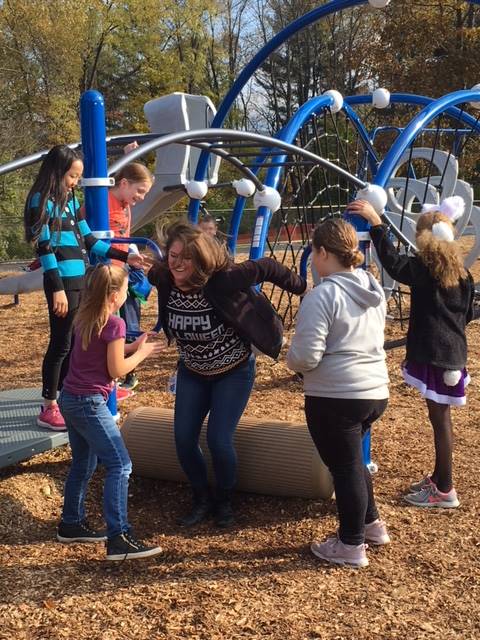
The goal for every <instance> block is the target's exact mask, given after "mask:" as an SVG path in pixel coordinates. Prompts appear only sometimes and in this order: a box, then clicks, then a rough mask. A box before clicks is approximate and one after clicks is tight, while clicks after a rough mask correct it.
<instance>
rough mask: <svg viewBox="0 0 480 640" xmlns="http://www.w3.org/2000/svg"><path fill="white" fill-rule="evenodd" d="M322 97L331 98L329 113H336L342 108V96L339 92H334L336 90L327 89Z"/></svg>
mask: <svg viewBox="0 0 480 640" xmlns="http://www.w3.org/2000/svg"><path fill="white" fill-rule="evenodd" d="M323 95H324V96H330V97H331V98H332V104H331V105H330V111H331V112H332V113H337V112H338V111H340V109H341V108H342V107H343V96H342V94H341V93H340V91H336V89H329V90H328V91H325V93H324V94H323Z"/></svg>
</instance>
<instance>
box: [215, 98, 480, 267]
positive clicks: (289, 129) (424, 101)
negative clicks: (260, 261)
mask: <svg viewBox="0 0 480 640" xmlns="http://www.w3.org/2000/svg"><path fill="white" fill-rule="evenodd" d="M390 101H391V102H392V103H394V104H412V105H418V106H426V105H429V104H431V103H432V102H435V99H434V98H430V97H427V96H420V95H416V94H409V93H398V94H392V95H391V96H390ZM371 102H372V95H371V94H364V95H360V96H348V97H346V98H345V99H344V104H343V110H344V112H345V114H346V115H347V117H348V118H350V119H351V121H352V123H353V125H354V126H355V128H356V129H357V131H358V133H359V135H360V136H361V138H362V140H363V142H364V144H365V147H366V149H367V150H368V154H369V162H370V166H371V168H372V173H373V175H374V176H375V175H376V173H377V170H378V166H379V164H380V160H379V159H378V158H377V156H376V153H375V150H374V149H373V146H372V144H371V140H370V135H369V132H368V131H367V130H366V128H365V127H364V125H363V123H362V121H361V119H360V118H359V116H358V114H357V112H356V111H355V110H354V109H353V108H352V106H356V105H364V104H369V103H371ZM331 104H332V98H331V97H330V96H329V95H321V96H316V97H314V98H311V99H310V100H309V101H308V102H306V103H305V104H304V105H302V106H301V107H300V109H299V110H298V111H297V112H296V113H295V114H294V116H293V117H292V118H291V120H290V121H289V122H288V123H287V124H286V125H285V126H284V127H283V129H281V130H280V131H279V132H278V133H277V134H276V135H275V138H277V139H279V140H282V141H284V142H288V143H290V144H291V143H293V142H294V140H295V137H296V135H297V134H298V131H299V130H300V129H301V127H302V126H303V125H304V124H305V123H306V122H307V121H308V120H309V118H310V117H311V116H313V115H318V114H319V113H320V112H321V111H322V110H323V109H325V108H328V107H329V106H331ZM446 113H448V114H449V115H451V116H452V117H455V118H457V119H458V120H460V121H462V122H464V123H465V124H467V125H469V126H471V127H474V128H476V129H478V130H479V131H480V123H479V122H478V121H477V120H475V118H473V117H472V116H470V115H469V114H468V113H465V112H464V111H462V110H461V109H458V108H457V107H450V108H448V109H447V110H446ZM267 156H268V151H267V150H266V151H265V153H263V154H262V155H260V156H258V157H257V159H256V164H260V163H263V162H264V161H265V159H266V157H267ZM286 157H287V156H286V154H284V155H281V156H278V157H277V158H276V165H277V166H275V167H272V168H270V169H269V170H268V172H267V175H266V178H265V181H264V183H265V185H267V186H269V187H273V188H277V187H278V183H279V180H280V176H281V172H282V167H281V166H279V165H280V164H281V163H282V162H284V161H285V159H286ZM254 172H255V173H257V172H258V169H254ZM245 203H246V199H245V198H243V197H240V196H239V197H237V198H236V201H235V205H234V208H233V212H232V217H231V222H230V229H229V233H228V245H229V249H230V251H231V252H232V253H234V252H235V248H236V244H237V239H238V232H239V228H240V223H241V219H242V215H243V211H244V207H245ZM271 215H272V214H271V212H270V211H269V210H268V209H266V208H265V207H261V208H260V209H259V210H258V211H257V214H256V219H255V228H256V229H257V234H256V236H257V238H258V242H256V246H255V247H252V248H251V251H250V258H252V259H257V258H260V257H261V256H262V255H263V253H264V250H265V242H266V237H267V233H268V227H269V224H270V219H271ZM259 221H260V222H259ZM260 224H261V227H260ZM257 225H258V226H257ZM258 232H259V233H258Z"/></svg>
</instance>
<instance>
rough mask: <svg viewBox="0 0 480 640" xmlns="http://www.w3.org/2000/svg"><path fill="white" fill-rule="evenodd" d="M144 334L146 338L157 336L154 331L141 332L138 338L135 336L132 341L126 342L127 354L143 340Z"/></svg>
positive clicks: (133, 351)
mask: <svg viewBox="0 0 480 640" xmlns="http://www.w3.org/2000/svg"><path fill="white" fill-rule="evenodd" d="M145 336H147V339H148V338H154V337H156V336H158V333H157V332H156V331H147V332H145V333H142V334H141V335H139V336H138V338H135V340H134V341H133V342H129V343H128V344H126V345H125V353H127V347H128V353H129V354H130V353H135V351H136V350H137V349H138V347H139V346H140V345H141V344H142V343H143V342H144V341H145Z"/></svg>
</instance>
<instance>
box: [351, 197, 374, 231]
mask: <svg viewBox="0 0 480 640" xmlns="http://www.w3.org/2000/svg"><path fill="white" fill-rule="evenodd" d="M347 212H348V213H356V214H357V215H359V216H362V218H365V220H367V222H369V223H370V224H371V225H372V227H374V226H376V225H377V224H382V219H381V218H380V216H379V215H378V213H377V212H376V211H375V209H374V208H373V207H372V205H371V204H370V203H369V202H367V201H366V200H354V201H353V202H351V203H350V204H349V205H348V207H347Z"/></svg>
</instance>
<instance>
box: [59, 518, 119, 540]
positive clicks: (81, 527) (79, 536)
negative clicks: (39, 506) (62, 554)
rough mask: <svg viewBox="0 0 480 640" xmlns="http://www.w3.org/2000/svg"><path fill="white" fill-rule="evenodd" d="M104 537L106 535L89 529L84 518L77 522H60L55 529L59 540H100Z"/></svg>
mask: <svg viewBox="0 0 480 640" xmlns="http://www.w3.org/2000/svg"><path fill="white" fill-rule="evenodd" d="M106 539H107V536H106V535H105V534H104V533H100V532H99V531H95V530H94V529H91V528H90V527H89V526H88V522H87V521H86V520H84V521H83V522H79V523H77V524H67V523H66V522H60V524H59V525H58V529H57V540H58V541H59V542H64V543H67V542H102V541H103V540H106Z"/></svg>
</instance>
